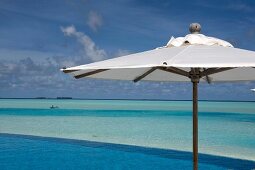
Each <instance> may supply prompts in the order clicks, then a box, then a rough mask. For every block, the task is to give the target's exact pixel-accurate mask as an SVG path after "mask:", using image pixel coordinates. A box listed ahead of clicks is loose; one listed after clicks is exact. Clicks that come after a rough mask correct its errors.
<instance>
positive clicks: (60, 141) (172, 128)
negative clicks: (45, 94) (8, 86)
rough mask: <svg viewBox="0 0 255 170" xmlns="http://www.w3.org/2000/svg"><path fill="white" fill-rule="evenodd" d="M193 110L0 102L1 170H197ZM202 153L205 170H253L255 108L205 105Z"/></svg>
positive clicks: (178, 104)
mask: <svg viewBox="0 0 255 170" xmlns="http://www.w3.org/2000/svg"><path fill="white" fill-rule="evenodd" d="M51 105H54V106H58V107H59V108H58V109H50V106H51ZM191 109H192V103H191V101H135V100H54V99H1V100H0V165H1V169H84V167H86V168H85V169H191V168H192V157H191V153H190V152H191V151H192V112H191ZM199 153H201V154H200V155H199V159H200V164H199V166H200V169H252V168H255V102H206V101H201V102H199ZM13 160H16V164H13V163H11V162H13ZM114 160H115V161H114ZM63 161H64V162H65V163H64V165H65V166H63V165H62V164H61V162H63ZM67 164H68V165H67ZM70 167H72V168H70Z"/></svg>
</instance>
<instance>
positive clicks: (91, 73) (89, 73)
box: [74, 69, 109, 79]
mask: <svg viewBox="0 0 255 170" xmlns="http://www.w3.org/2000/svg"><path fill="white" fill-rule="evenodd" d="M107 70H109V69H98V70H94V71H90V72H87V73H84V74H80V75H77V76H74V78H76V79H79V78H83V77H87V76H91V75H93V74H97V73H101V72H104V71H107Z"/></svg>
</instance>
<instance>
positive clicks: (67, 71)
mask: <svg viewBox="0 0 255 170" xmlns="http://www.w3.org/2000/svg"><path fill="white" fill-rule="evenodd" d="M75 71H80V70H63V72H64V73H72V72H75Z"/></svg>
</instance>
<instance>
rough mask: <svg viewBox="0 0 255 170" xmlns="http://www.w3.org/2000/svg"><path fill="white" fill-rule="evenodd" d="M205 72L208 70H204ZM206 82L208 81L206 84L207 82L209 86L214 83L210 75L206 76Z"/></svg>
mask: <svg viewBox="0 0 255 170" xmlns="http://www.w3.org/2000/svg"><path fill="white" fill-rule="evenodd" d="M203 70H204V71H205V70H206V69H205V68H203ZM205 80H206V82H207V83H208V84H211V83H212V79H211V77H209V76H208V75H206V76H205Z"/></svg>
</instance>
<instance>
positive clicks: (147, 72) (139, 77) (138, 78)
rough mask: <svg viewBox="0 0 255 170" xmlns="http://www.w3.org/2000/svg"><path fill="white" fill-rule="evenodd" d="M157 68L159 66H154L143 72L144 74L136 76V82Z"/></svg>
mask: <svg viewBox="0 0 255 170" xmlns="http://www.w3.org/2000/svg"><path fill="white" fill-rule="evenodd" d="M157 69H158V67H153V68H151V69H150V70H148V71H146V72H145V73H143V74H142V75H140V76H138V77H136V78H135V79H134V80H133V81H134V82H135V83H136V82H138V81H140V80H142V79H143V78H144V77H146V76H148V75H149V74H151V73H152V72H153V71H155V70H157Z"/></svg>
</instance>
